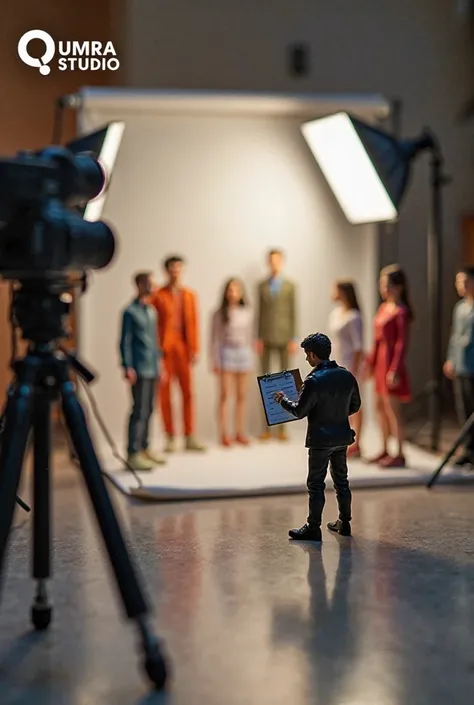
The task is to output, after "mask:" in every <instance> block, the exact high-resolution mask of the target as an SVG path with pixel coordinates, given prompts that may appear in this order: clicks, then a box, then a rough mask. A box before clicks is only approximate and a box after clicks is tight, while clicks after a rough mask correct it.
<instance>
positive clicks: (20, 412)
mask: <svg viewBox="0 0 474 705" xmlns="http://www.w3.org/2000/svg"><path fill="white" fill-rule="evenodd" d="M35 377H36V368H35V367H31V368H29V367H26V366H25V375H24V378H22V379H21V380H19V381H18V382H17V384H16V385H15V388H14V389H12V390H11V392H10V395H9V399H8V403H7V408H6V411H5V430H4V432H3V438H2V449H1V452H0V574H1V572H2V568H3V561H4V559H5V553H6V548H7V544H8V537H9V534H10V530H11V525H12V522H13V516H14V513H15V504H16V493H17V490H18V485H19V484H20V476H21V468H22V465H23V458H24V455H25V450H26V446H27V443H28V435H29V432H30V427H31V411H32V406H33V384H34V380H35Z"/></svg>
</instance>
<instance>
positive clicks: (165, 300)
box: [150, 256, 205, 453]
mask: <svg viewBox="0 0 474 705" xmlns="http://www.w3.org/2000/svg"><path fill="white" fill-rule="evenodd" d="M183 266H184V260H183V258H182V257H178V256H175V257H168V258H167V259H166V260H165V262H164V269H165V271H166V274H167V277H168V282H167V284H166V285H165V286H164V287H162V288H160V289H156V290H155V291H154V292H153V293H152V295H151V298H150V303H151V304H152V305H153V306H154V307H155V308H156V310H157V313H158V337H159V341H160V345H161V349H162V352H163V358H162V364H163V368H162V369H163V373H162V376H161V380H160V383H159V385H160V388H159V396H160V401H161V413H162V417H163V424H164V428H165V433H166V435H167V444H166V447H165V452H167V453H173V452H174V451H175V450H176V443H175V429H174V420H173V411H172V406H171V382H172V381H173V380H177V381H178V384H179V386H180V388H181V394H182V397H183V426H184V435H185V437H186V445H185V448H186V450H190V451H203V450H205V446H203V445H202V444H201V443H199V441H198V440H197V439H196V438H195V436H194V424H195V419H194V399H193V379H192V367H193V365H194V364H195V363H196V362H197V360H198V354H199V330H198V312H197V296H196V294H195V293H194V292H193V291H191V290H190V289H187V288H185V287H183V286H182V284H181V279H182V273H183Z"/></svg>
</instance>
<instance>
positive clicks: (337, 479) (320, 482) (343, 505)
mask: <svg viewBox="0 0 474 705" xmlns="http://www.w3.org/2000/svg"><path fill="white" fill-rule="evenodd" d="M329 464H330V465H331V477H332V481H333V483H334V489H335V490H336V497H337V504H338V506H339V519H340V520H341V521H350V520H351V502H352V494H351V490H350V487H349V480H348V479H347V446H340V447H338V448H310V449H309V452H308V466H309V468H308V481H307V486H308V492H309V516H308V524H309V525H310V526H314V527H316V526H320V525H321V517H322V513H323V508H324V503H325V495H324V490H325V489H326V482H325V480H326V475H327V472H328V465H329Z"/></svg>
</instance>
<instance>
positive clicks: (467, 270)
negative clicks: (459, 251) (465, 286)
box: [458, 267, 474, 279]
mask: <svg viewBox="0 0 474 705" xmlns="http://www.w3.org/2000/svg"><path fill="white" fill-rule="evenodd" d="M458 274H465V275H466V277H467V278H468V279H474V267H463V268H462V269H460V270H459V271H458Z"/></svg>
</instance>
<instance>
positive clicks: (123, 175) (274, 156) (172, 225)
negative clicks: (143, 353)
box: [81, 108, 377, 441]
mask: <svg viewBox="0 0 474 705" xmlns="http://www.w3.org/2000/svg"><path fill="white" fill-rule="evenodd" d="M111 119H125V120H126V129H125V133H124V140H123V142H122V146H121V150H120V153H119V156H118V160H117V163H116V168H115V170H114V175H113V181H112V186H111V190H110V193H109V196H108V200H107V202H106V207H105V211H104V215H103V217H104V218H105V219H108V220H109V221H110V222H111V223H112V224H113V225H114V226H115V228H116V231H117V234H118V238H119V252H118V254H117V257H116V259H115V261H114V263H113V265H112V266H111V267H110V268H109V269H107V270H106V271H104V272H98V273H97V274H96V275H95V276H94V277H93V283H92V286H91V287H90V289H89V291H88V293H87V294H86V295H85V296H84V297H83V299H82V301H81V352H82V353H83V355H84V357H85V358H86V359H87V360H88V361H89V362H90V363H91V364H92V365H93V367H94V368H96V369H97V370H99V371H100V381H99V382H98V384H97V386H96V390H95V393H96V396H97V400H98V403H99V407H100V409H101V411H102V413H103V414H104V416H105V418H106V420H107V424H108V425H109V427H110V429H111V431H112V433H113V435H114V437H115V438H123V432H124V427H125V417H126V413H127V410H128V406H129V399H128V394H129V392H128V389H127V387H126V384H125V383H124V381H123V380H122V376H121V371H120V368H119V356H118V339H119V327H120V313H121V310H122V308H123V307H124V306H125V305H126V304H127V303H128V302H129V300H130V299H131V297H132V296H133V287H132V284H131V278H132V275H133V273H134V272H136V271H137V270H140V269H151V270H153V272H154V273H155V278H156V281H157V282H158V283H162V282H163V279H164V278H163V271H162V268H161V262H162V260H163V258H164V257H165V256H166V255H169V254H173V253H179V254H183V255H184V256H185V258H186V260H187V267H186V283H187V285H189V286H190V287H191V288H193V289H194V290H195V291H196V292H197V293H198V295H199V302H200V319H201V349H202V352H201V358H200V361H199V364H198V365H197V367H196V370H195V391H196V398H197V411H198V413H197V416H198V431H199V435H200V436H201V437H203V438H205V439H206V440H210V441H214V440H216V424H215V408H216V383H215V379H214V378H213V375H212V374H211V372H210V360H209V355H208V337H209V327H210V317H211V314H212V312H213V311H214V310H215V308H216V306H217V305H218V302H219V299H220V297H221V293H222V286H223V284H224V281H225V280H226V279H227V278H228V277H230V276H237V277H240V278H242V279H243V281H244V282H245V285H246V288H247V292H248V294H249V297H250V299H251V301H252V303H253V302H254V301H255V296H254V294H255V289H256V285H257V283H258V281H260V280H261V278H263V277H264V276H265V275H266V270H265V259H266V253H267V251H268V249H269V248H271V247H279V248H283V250H285V251H286V252H287V268H286V274H287V276H288V277H289V278H291V279H292V280H293V281H295V282H296V283H297V286H298V318H299V325H298V333H299V335H300V336H302V335H304V334H307V333H309V332H312V331H315V330H316V329H321V328H322V329H324V328H325V327H326V325H327V320H328V315H329V312H330V309H331V302H330V289H331V284H332V282H333V280H334V279H335V278H336V277H350V278H353V279H355V280H357V282H358V283H359V286H360V293H361V300H362V305H363V310H364V314H365V316H366V319H367V320H368V319H369V317H370V315H371V314H372V312H373V310H374V307H375V286H374V273H375V271H376V258H377V253H376V233H375V229H374V228H373V227H371V226H369V227H367V226H365V227H358V228H351V227H350V226H349V225H348V224H347V223H346V222H345V220H344V218H343V216H342V214H341V212H340V209H339V208H338V206H337V204H336V202H335V201H334V198H333V196H332V194H331V193H330V191H329V189H328V187H327V185H326V182H325V181H324V180H323V178H322V176H321V174H320V172H319V170H318V168H317V166H316V164H315V162H314V160H313V158H312V156H311V155H310V152H309V150H308V148H307V146H306V143H305V142H304V140H303V137H302V135H301V133H300V123H301V120H300V119H297V118H283V117H269V116H264V115H261V116H253V117H252V116H246V117H233V116H230V115H228V116H226V117H223V116H213V115H200V116H192V115H185V114H175V115H160V114H149V115H146V114H143V113H142V114H134V113H127V114H126V115H125V114H123V112H120V110H116V109H112V108H110V109H109V110H107V109H106V108H102V109H101V110H97V109H94V110H92V109H91V111H90V112H87V111H86V112H85V113H84V114H83V127H84V128H85V129H93V128H95V127H97V126H98V125H99V124H102V123H104V122H106V121H108V120H111ZM367 335H368V337H370V331H369V330H367ZM256 364H257V361H256ZM295 364H296V365H297V366H299V367H300V369H301V371H302V372H303V373H304V372H305V370H306V369H307V368H306V363H305V361H304V355H303V354H302V353H301V354H299V355H298V357H297V359H295ZM257 371H258V367H257V366H256V372H257ZM251 388H252V395H251V405H250V406H251V409H252V413H251V415H250V420H251V430H253V431H254V432H256V433H258V432H259V431H260V430H261V428H262V427H261V420H262V419H261V414H260V403H259V400H258V398H257V386H256V382H255V381H252V385H251ZM176 408H179V407H178V406H177V407H176ZM178 428H181V419H180V417H179V425H178Z"/></svg>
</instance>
